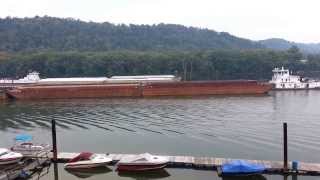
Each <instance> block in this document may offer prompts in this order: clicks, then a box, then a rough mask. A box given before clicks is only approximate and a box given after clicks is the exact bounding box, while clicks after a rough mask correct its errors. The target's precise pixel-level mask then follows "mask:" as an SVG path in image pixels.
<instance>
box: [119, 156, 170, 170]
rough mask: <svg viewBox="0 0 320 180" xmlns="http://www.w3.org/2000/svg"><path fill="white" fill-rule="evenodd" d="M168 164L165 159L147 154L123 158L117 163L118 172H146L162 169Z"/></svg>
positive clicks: (167, 160)
mask: <svg viewBox="0 0 320 180" xmlns="http://www.w3.org/2000/svg"><path fill="white" fill-rule="evenodd" d="M168 162H169V159H168V158H167V157H163V156H154V155H151V154H149V153H144V154H139V155H133V156H132V155H128V156H124V157H123V158H121V159H120V161H119V162H118V163H117V170H118V171H147V170H158V169H163V168H164V167H165V166H166V165H167V164H168Z"/></svg>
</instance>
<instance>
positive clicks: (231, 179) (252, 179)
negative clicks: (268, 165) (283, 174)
mask: <svg viewBox="0 0 320 180" xmlns="http://www.w3.org/2000/svg"><path fill="white" fill-rule="evenodd" d="M222 180H267V178H266V177H264V176H263V175H260V174H256V175H248V176H225V177H222Z"/></svg>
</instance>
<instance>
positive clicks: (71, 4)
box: [0, 0, 320, 42]
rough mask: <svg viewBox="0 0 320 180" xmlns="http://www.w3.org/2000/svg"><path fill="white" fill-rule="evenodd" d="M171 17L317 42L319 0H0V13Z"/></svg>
mask: <svg viewBox="0 0 320 180" xmlns="http://www.w3.org/2000/svg"><path fill="white" fill-rule="evenodd" d="M36 15H39V16H43V15H49V16H55V17H72V18H76V19H81V20H84V21H96V22H105V21H108V22H112V23H117V24H119V23H125V24H130V23H131V24H157V23H161V22H163V23H174V24H182V25H186V26H195V27H201V28H209V29H213V30H216V31H225V32H229V33H231V34H233V35H236V36H239V37H244V38H249V39H253V40H261V39H266V38H272V37H275V38H285V39H287V40H290V41H297V42H320V23H319V22H320V20H319V18H320V0H1V3H0V16H1V17H6V16H13V17H33V16H36Z"/></svg>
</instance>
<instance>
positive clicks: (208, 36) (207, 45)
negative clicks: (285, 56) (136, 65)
mask: <svg viewBox="0 0 320 180" xmlns="http://www.w3.org/2000/svg"><path fill="white" fill-rule="evenodd" d="M262 47H263V46H262V45H260V44H259V43H257V42H253V41H250V40H247V39H242V38H238V37H235V36H232V35H230V34H228V33H218V32H215V31H212V30H208V29H199V28H193V27H185V26H181V25H174V24H158V25H115V24H111V23H107V22H106V23H94V22H83V21H80V20H74V19H61V18H54V17H35V18H5V19H0V51H30V50H32V51H34V50H59V51H68V50H81V51H82V50H86V51H106V50H140V51H145V50H208V49H222V48H223V49H224V48H227V49H256V48H262Z"/></svg>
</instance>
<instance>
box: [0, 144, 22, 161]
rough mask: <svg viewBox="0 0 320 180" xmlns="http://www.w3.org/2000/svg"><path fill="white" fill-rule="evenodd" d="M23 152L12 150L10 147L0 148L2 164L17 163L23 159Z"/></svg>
mask: <svg viewBox="0 0 320 180" xmlns="http://www.w3.org/2000/svg"><path fill="white" fill-rule="evenodd" d="M22 157H23V155H22V154H21V153H16V152H12V151H10V150H9V149H5V148H0V165H6V164H13V163H17V162H19V161H20V160H21V159H22Z"/></svg>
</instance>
